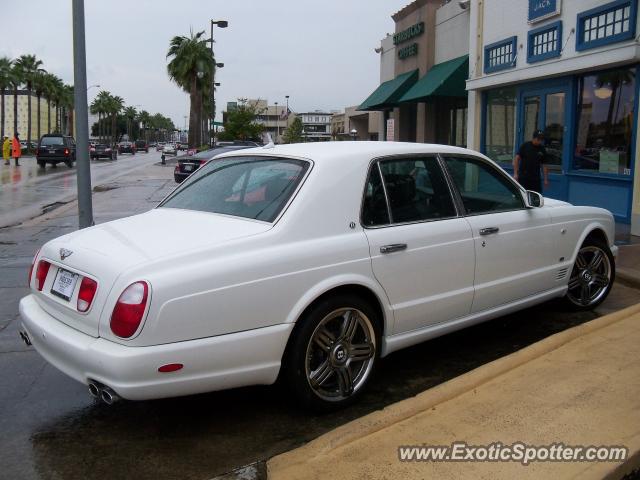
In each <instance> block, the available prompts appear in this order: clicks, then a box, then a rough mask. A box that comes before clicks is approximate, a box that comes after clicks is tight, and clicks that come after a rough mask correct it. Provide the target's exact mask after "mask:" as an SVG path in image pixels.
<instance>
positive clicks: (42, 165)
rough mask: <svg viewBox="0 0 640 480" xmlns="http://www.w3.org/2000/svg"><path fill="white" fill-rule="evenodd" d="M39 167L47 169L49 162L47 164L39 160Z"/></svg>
mask: <svg viewBox="0 0 640 480" xmlns="http://www.w3.org/2000/svg"><path fill="white" fill-rule="evenodd" d="M38 166H39V167H40V168H45V167H46V166H47V162H45V161H43V160H38Z"/></svg>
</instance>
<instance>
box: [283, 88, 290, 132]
mask: <svg viewBox="0 0 640 480" xmlns="http://www.w3.org/2000/svg"><path fill="white" fill-rule="evenodd" d="M284 98H286V99H287V130H288V129H289V95H285V96H284ZM287 135H289V134H288V133H287Z"/></svg>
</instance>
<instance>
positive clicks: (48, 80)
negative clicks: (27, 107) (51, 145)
mask: <svg viewBox="0 0 640 480" xmlns="http://www.w3.org/2000/svg"><path fill="white" fill-rule="evenodd" d="M63 85H64V84H63V83H62V80H60V79H59V78H58V77H57V76H55V75H54V74H52V73H45V74H44V87H45V88H44V92H45V97H46V99H47V132H48V133H51V102H54V103H56V101H57V99H58V98H59V97H60V91H61V90H62V87H63ZM56 106H57V103H56ZM57 116H58V115H57V112H56V125H57V121H58V120H57Z"/></svg>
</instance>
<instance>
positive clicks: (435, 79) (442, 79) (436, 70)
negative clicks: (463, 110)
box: [400, 55, 469, 103]
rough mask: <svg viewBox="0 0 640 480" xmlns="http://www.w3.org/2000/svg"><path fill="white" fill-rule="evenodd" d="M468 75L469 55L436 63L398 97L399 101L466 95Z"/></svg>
mask: <svg viewBox="0 0 640 480" xmlns="http://www.w3.org/2000/svg"><path fill="white" fill-rule="evenodd" d="M468 77H469V55H464V56H462V57H458V58H454V59H453V60H449V61H448V62H443V63H438V64H437V65H434V66H433V67H431V69H430V70H429V71H428V72H427V74H426V75H425V76H424V77H422V78H421V79H420V80H418V81H417V82H416V83H415V84H414V85H413V86H412V87H411V88H410V89H409V91H407V93H405V94H404V95H403V96H402V98H400V102H401V103H404V102H424V101H426V100H429V98H431V97H466V96H467V91H466V81H467V78H468Z"/></svg>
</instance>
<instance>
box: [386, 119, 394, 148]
mask: <svg viewBox="0 0 640 480" xmlns="http://www.w3.org/2000/svg"><path fill="white" fill-rule="evenodd" d="M394 136H395V131H394V123H393V118H389V119H387V142H393V137H394Z"/></svg>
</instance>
